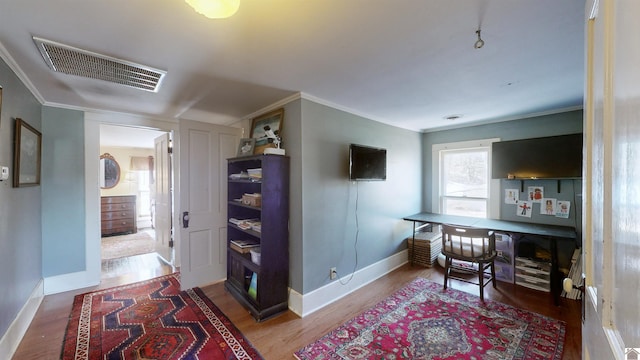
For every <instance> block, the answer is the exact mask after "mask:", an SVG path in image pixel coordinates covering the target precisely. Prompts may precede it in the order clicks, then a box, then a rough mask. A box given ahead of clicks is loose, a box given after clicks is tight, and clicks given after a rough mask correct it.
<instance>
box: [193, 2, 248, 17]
mask: <svg viewBox="0 0 640 360" xmlns="http://www.w3.org/2000/svg"><path fill="white" fill-rule="evenodd" d="M185 2H186V3H187V4H189V6H191V7H192V8H193V9H194V10H195V11H196V12H197V13H198V14H202V15H204V16H206V17H208V18H209V19H224V18H228V17H230V16H232V15H233V14H235V13H236V11H238V8H239V7H240V0H185Z"/></svg>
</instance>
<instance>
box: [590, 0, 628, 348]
mask: <svg viewBox="0 0 640 360" xmlns="http://www.w3.org/2000/svg"><path fill="white" fill-rule="evenodd" d="M586 3H587V7H586V14H587V24H586V33H587V34H586V37H587V41H586V45H587V51H586V55H587V56H586V59H587V61H586V63H585V65H586V82H585V85H586V86H585V107H584V114H585V122H584V134H585V136H584V140H585V141H584V143H585V151H584V158H585V160H584V187H583V189H584V192H585V196H584V199H585V204H584V205H585V206H584V212H583V214H584V227H583V230H584V231H583V233H584V235H585V236H584V240H583V243H584V246H583V256H584V259H585V261H584V262H583V263H584V265H583V269H584V272H585V275H586V280H585V285H586V292H585V299H584V301H585V304H584V305H585V319H584V324H583V328H582V334H583V336H582V341H583V358H584V359H627V358H633V359H635V358H636V356H635V355H633V354H632V355H631V356H632V357H629V355H628V353H629V352H633V351H634V350H632V348H636V349H637V348H640V325H639V324H640V305H639V304H640V302H639V301H640V286H638V284H639V283H640V256H639V255H640V222H639V221H638V213H639V208H640V206H639V204H640V181H638V176H639V175H640V162H639V158H638V154H640V140H639V139H640V126H639V124H640V85H639V84H640V71H639V70H638V64H640V45H638V36H637V34H638V31H640V22H638V21H637V16H638V14H640V2H638V1H636V0H588V1H587V2H586ZM636 30H638V31H636Z"/></svg>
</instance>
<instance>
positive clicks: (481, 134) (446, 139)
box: [422, 110, 582, 211]
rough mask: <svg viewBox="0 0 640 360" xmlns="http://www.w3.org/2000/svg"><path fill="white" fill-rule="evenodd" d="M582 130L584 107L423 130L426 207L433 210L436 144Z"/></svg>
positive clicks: (567, 132)
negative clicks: (498, 120) (454, 127)
mask: <svg viewBox="0 0 640 360" xmlns="http://www.w3.org/2000/svg"><path fill="white" fill-rule="evenodd" d="M581 132H582V110H576V111H570V112H564V113H559V114H553V115H545V116H537V117H531V118H526V119H519V120H512V121H504V122H498V123H492V124H485V125H478V126H469V127H464V128H458V129H451V130H443V131H434V132H428V133H424V134H423V135H422V140H423V143H422V146H423V149H424V150H423V151H424V168H423V169H424V179H425V181H424V183H423V194H424V198H423V206H424V210H425V211H433V209H432V206H431V205H432V204H431V196H432V193H433V187H432V185H433V182H432V181H431V178H432V174H433V172H432V158H431V148H432V146H433V145H434V144H444V143H450V142H457V141H469V140H478V139H489V138H500V140H501V141H506V140H517V139H528V138H537V137H544V136H554V135H566V134H576V133H581Z"/></svg>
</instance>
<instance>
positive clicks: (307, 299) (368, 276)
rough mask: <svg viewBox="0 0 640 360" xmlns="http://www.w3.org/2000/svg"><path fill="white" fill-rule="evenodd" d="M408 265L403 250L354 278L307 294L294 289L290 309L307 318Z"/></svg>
mask: <svg viewBox="0 0 640 360" xmlns="http://www.w3.org/2000/svg"><path fill="white" fill-rule="evenodd" d="M406 263H407V250H403V251H400V252H399V253H396V254H394V255H391V256H389V257H388V258H386V259H382V260H380V261H378V262H377V263H374V264H371V265H369V266H367V267H365V268H362V269H360V270H358V271H356V272H355V273H354V274H353V278H352V277H351V274H349V275H347V276H343V277H342V278H340V280H339V281H333V282H332V283H330V284H327V285H325V286H323V287H321V288H318V289H316V290H313V291H311V292H309V293H307V294H300V293H298V292H297V291H295V290H293V289H292V290H290V291H289V309H290V310H291V311H293V312H294V313H296V314H297V315H298V316H300V317H305V316H307V315H309V314H311V313H313V312H315V311H317V310H319V309H321V308H323V307H325V306H327V305H329V304H331V303H332V302H334V301H336V300H339V299H340V298H342V297H344V296H346V295H348V294H350V293H352V292H354V291H356V290H358V289H359V288H361V287H363V286H365V285H367V284H369V283H371V282H373V281H375V280H377V279H379V278H381V277H382V276H384V275H386V274H388V273H390V272H391V271H393V270H395V269H397V268H398V267H400V266H402V265H404V264H406ZM349 279H350V280H349ZM343 284H345V285H343Z"/></svg>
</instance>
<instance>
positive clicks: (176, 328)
mask: <svg viewBox="0 0 640 360" xmlns="http://www.w3.org/2000/svg"><path fill="white" fill-rule="evenodd" d="M178 276H179V275H178V274H172V275H166V276H162V277H158V278H155V279H151V280H148V281H142V282H139V283H135V284H131V285H125V286H119V287H115V288H111V289H105V290H99V291H95V292H90V293H86V294H82V295H78V296H76V297H75V299H74V301H73V309H72V311H71V315H70V318H69V324H68V326H67V332H66V334H65V339H64V346H63V349H62V356H61V358H62V359H63V360H67V359H76V360H80V359H87V360H88V359H90V360H94V359H166V360H173V359H202V360H204V359H207V360H209V359H262V357H261V356H260V354H259V353H258V351H257V350H256V349H255V348H253V346H252V345H251V344H250V343H249V341H247V339H245V338H244V336H243V335H242V334H241V333H240V331H239V330H238V329H237V328H236V327H235V326H234V325H233V324H232V323H231V321H229V319H228V318H227V317H226V316H225V315H224V314H223V313H222V312H221V311H220V309H218V308H217V307H216V306H215V305H214V304H213V302H211V300H210V299H209V298H207V297H206V295H204V293H203V292H202V290H201V289H199V288H194V289H190V290H186V291H180V283H179V279H178Z"/></svg>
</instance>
